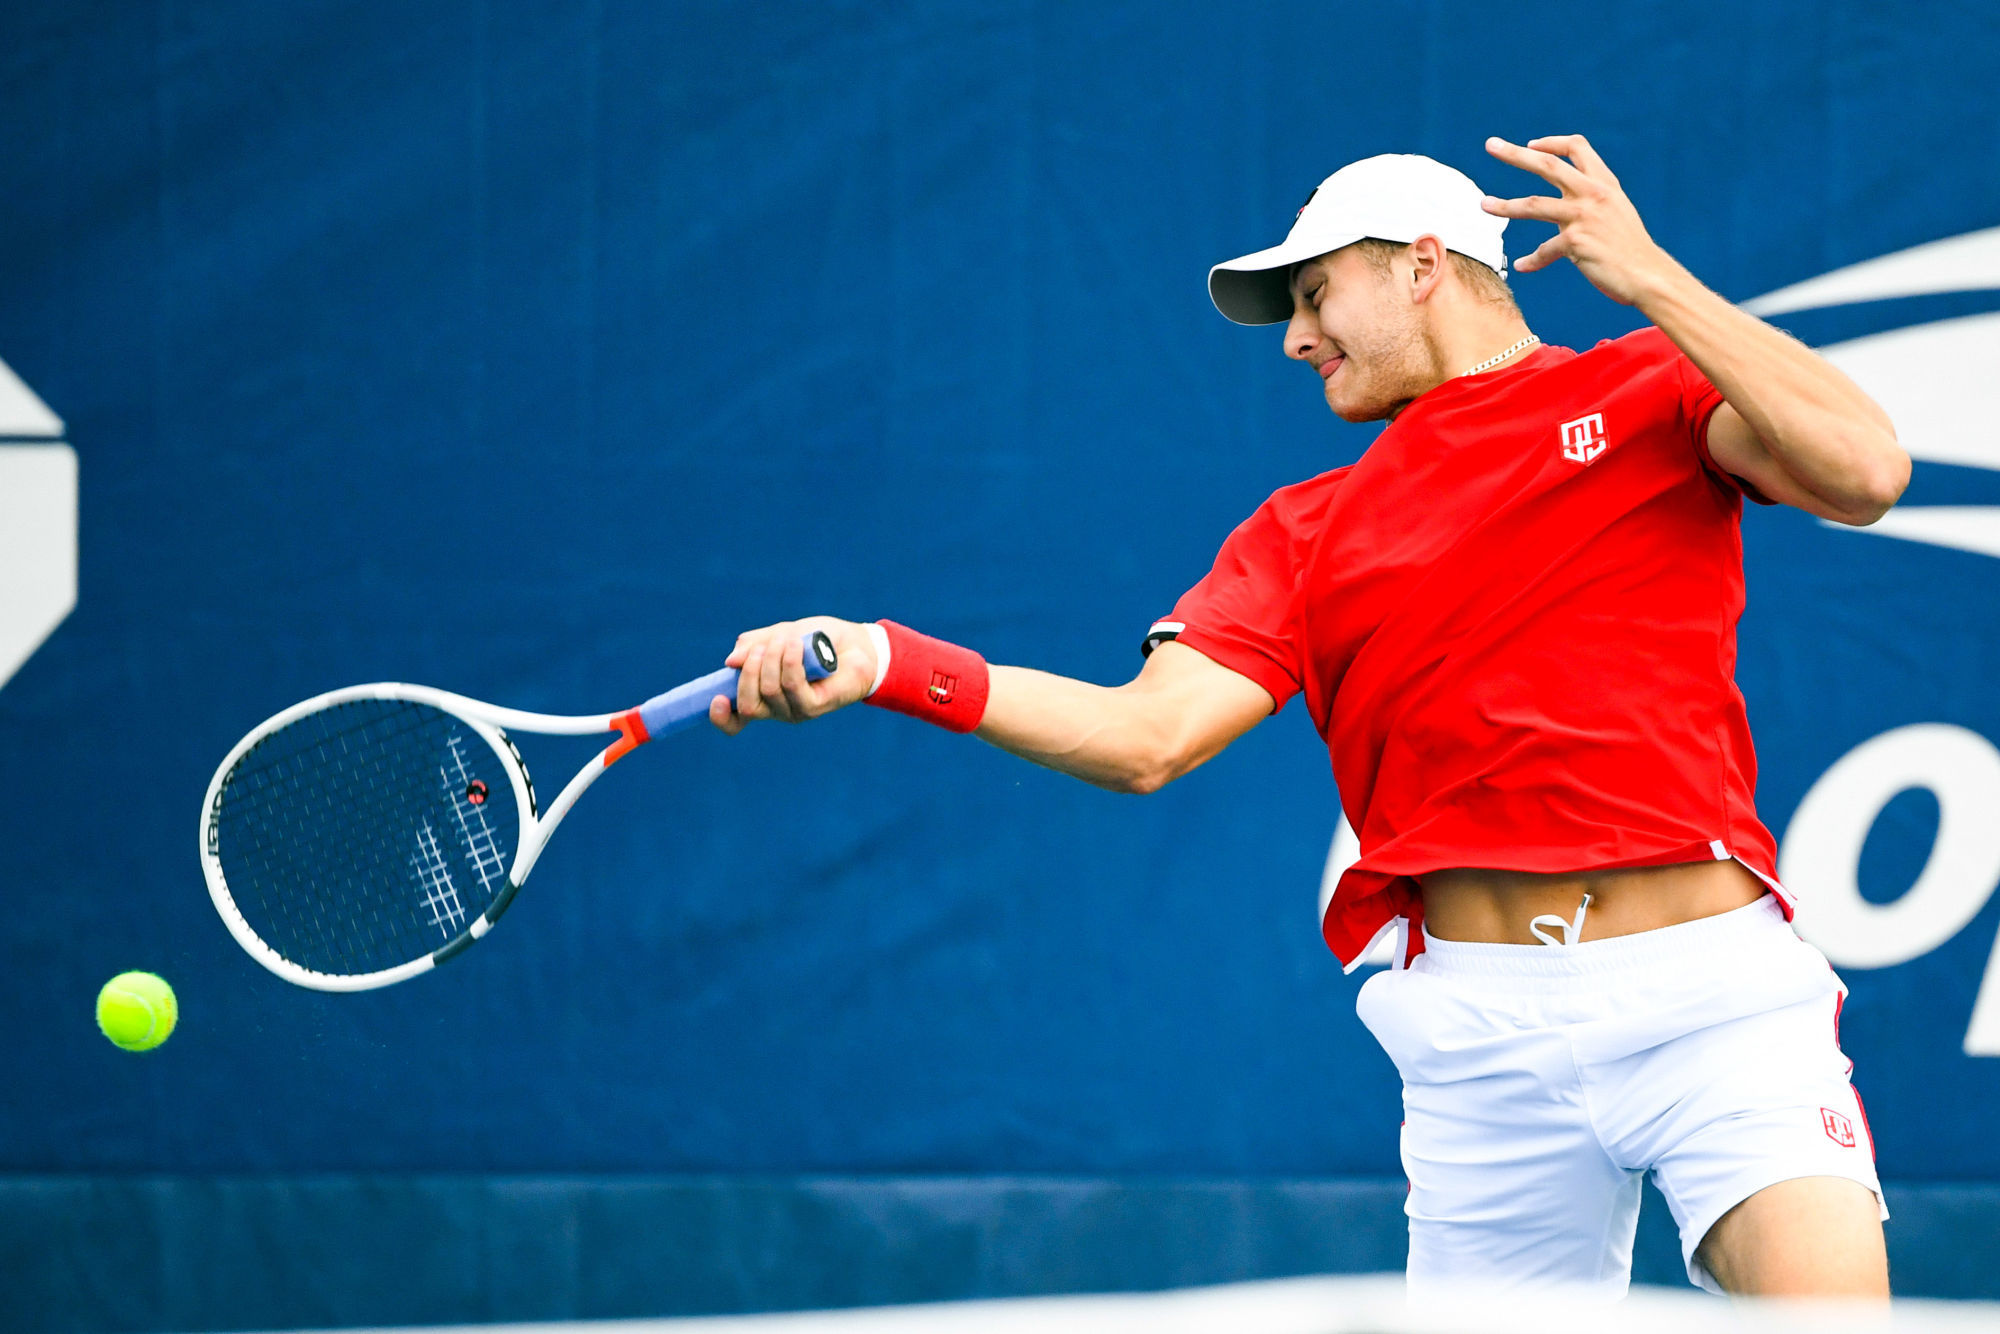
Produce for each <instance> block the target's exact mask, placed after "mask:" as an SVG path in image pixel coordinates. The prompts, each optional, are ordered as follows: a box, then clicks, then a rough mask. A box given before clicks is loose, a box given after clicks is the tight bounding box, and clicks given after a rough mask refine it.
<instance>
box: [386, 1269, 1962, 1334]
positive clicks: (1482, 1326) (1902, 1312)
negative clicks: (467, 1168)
mask: <svg viewBox="0 0 2000 1334" xmlns="http://www.w3.org/2000/svg"><path fill="white" fill-rule="evenodd" d="M449 1328H450V1329H451V1331H452V1334H914V1332H915V1331H918V1330H924V1331H937V1334H1364V1331H1366V1332H1367V1334H1572V1332H1574V1334H1586V1331H1587V1332H1588V1334H1603V1331H1607V1330H1616V1331H1619V1334H1688V1332H1689V1331H1694V1332H1695V1334H1706V1332H1707V1331H1715V1332H1716V1334H1808V1332H1809V1331H1810V1332H1812V1334H1818V1332H1819V1331H1846V1330H1855V1331H1860V1330H1868V1331H1879V1330H1895V1331H1907V1332H1908V1334H1957V1332H1958V1331H1967V1332H1968V1334H1969V1331H1972V1330H1983V1331H1992V1330H1994V1329H1996V1328H2000V1303H1994V1302H1938V1301H1912V1302H1898V1303H1896V1306H1895V1308H1894V1310H1893V1311H1892V1312H1889V1313H1886V1314H1885V1313H1882V1312H1879V1311H1875V1310H1871V1309H1869V1308H1865V1307H1864V1308H1860V1309H1858V1310H1857V1309H1855V1308H1843V1307H1839V1306H1834V1305H1829V1304H1825V1303H1755V1302H1725V1301H1722V1300H1720V1299H1718V1298H1714V1297H1710V1296H1707V1295H1706V1294H1703V1293H1698V1292H1694V1291H1691V1290H1690V1291H1678V1290H1673V1289H1666V1288H1635V1289H1633V1292H1632V1295H1631V1296H1630V1297H1628V1298H1627V1299H1626V1300H1624V1301H1622V1302H1620V1303H1618V1304H1617V1305H1616V1306H1615V1307H1607V1306H1606V1304H1605V1303H1603V1302H1602V1301H1596V1300H1591V1299H1588V1298H1576V1297H1570V1298H1565V1297H1562V1296H1559V1295H1549V1294H1533V1295H1528V1294H1523V1293H1519V1292H1507V1293H1494V1292H1483V1293H1475V1292H1467V1293H1465V1294H1463V1295H1462V1296H1459V1297H1457V1298H1455V1299H1453V1300H1450V1301H1440V1302H1433V1303H1428V1304H1426V1305H1424V1306H1423V1307H1420V1308H1413V1307H1412V1306H1410V1305H1409V1303H1408V1302H1407V1301H1406V1300H1405V1298H1404V1295H1403V1280H1402V1279H1401V1278H1400V1277H1396V1276H1391V1275H1378V1276H1369V1277H1363V1278H1296V1279H1277V1280H1271V1281H1266V1282H1259V1283H1232V1284H1228V1285H1225V1286H1221V1287H1212V1288H1189V1289H1183V1290H1180V1291H1176V1292H1156V1293H1117V1294H1104V1295H1093V1296H1084V1297H1022V1298H1014V1299H1009V1300H999V1301H974V1302H939V1303H925V1304H922V1305H911V1306H887V1307H883V1306H878V1307H865V1308H860V1309H856V1310H847V1311H796V1312H784V1313H780V1314H775V1315H748V1316H702V1317H694V1318H683V1319H662V1320H591V1321H572V1322H568V1323H547V1324H517V1325H465V1326H456V1327H449ZM351 1334H391V1331H353V1332H351ZM396 1334H415V1331H399V1332H396ZM426 1334H444V1331H443V1330H442V1329H432V1330H429V1331H427V1332H426Z"/></svg>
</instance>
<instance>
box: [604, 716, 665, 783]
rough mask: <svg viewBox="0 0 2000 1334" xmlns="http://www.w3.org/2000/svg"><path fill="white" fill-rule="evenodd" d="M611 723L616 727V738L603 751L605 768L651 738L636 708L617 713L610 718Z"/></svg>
mask: <svg viewBox="0 0 2000 1334" xmlns="http://www.w3.org/2000/svg"><path fill="white" fill-rule="evenodd" d="M611 725H612V726H613V727H615V728H617V729H618V739H617V740H616V741H614V742H612V743H611V749H609V750H607V751H605V752H604V767H605V768H607V769H609V768H610V767H611V766H612V765H614V764H616V763H618V761H620V760H622V759H624V758H625V757H626V756H627V755H630V754H631V753H632V752H633V751H635V750H637V749H639V747H641V746H643V745H645V744H646V743H647V742H648V741H651V740H652V739H653V735H652V733H650V732H648V731H647V730H646V723H645V720H644V719H642V718H641V717H640V716H639V711H638V710H637V709H628V710H626V711H625V712H624V713H621V714H619V715H618V716H617V717H616V718H613V719H612V720H611Z"/></svg>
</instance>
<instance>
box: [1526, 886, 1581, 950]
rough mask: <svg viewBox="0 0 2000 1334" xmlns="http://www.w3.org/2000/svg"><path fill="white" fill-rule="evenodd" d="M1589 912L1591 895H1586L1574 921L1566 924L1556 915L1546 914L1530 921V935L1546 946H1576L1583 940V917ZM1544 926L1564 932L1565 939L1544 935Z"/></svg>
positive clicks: (1579, 905) (1578, 906) (1578, 907)
mask: <svg viewBox="0 0 2000 1334" xmlns="http://www.w3.org/2000/svg"><path fill="white" fill-rule="evenodd" d="M1589 911H1590V895H1588V894H1585V895H1584V896H1583V902H1582V903H1580V904H1578V905H1577V909H1576V916H1575V917H1574V918H1573V919H1571V920H1570V921H1567V922H1565V921H1564V920H1563V919H1562V918H1560V917H1558V916H1556V915H1555V914H1554V913H1552V912H1545V913H1543V914H1542V915H1541V916H1540V917H1535V918H1531V919H1529V921H1528V934H1529V935H1531V936H1533V937H1534V938H1535V939H1536V940H1539V941H1541V942H1542V943H1543V944H1544V945H1574V944H1576V943H1577V942H1578V941H1579V940H1582V939H1583V915H1584V914H1585V913H1587V912H1589ZM1544 926H1549V927H1553V928H1554V929H1556V930H1557V931H1560V932H1562V933H1563V938H1562V939H1561V940H1557V939H1556V938H1555V937H1554V936H1551V935H1546V934H1544V933H1543V931H1542V928H1543V927H1544Z"/></svg>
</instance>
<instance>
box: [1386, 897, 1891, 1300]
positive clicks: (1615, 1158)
mask: <svg viewBox="0 0 2000 1334" xmlns="http://www.w3.org/2000/svg"><path fill="white" fill-rule="evenodd" d="M1846 994H1847V989H1846V987H1844V986H1843V985H1842V984H1841V982H1840V979H1839V978H1838V977H1836V976H1835V975H1834V972H1833V969H1832V968H1831V967H1830V966H1829V965H1828V964H1827V961H1826V956H1824V955H1822V954H1821V953H1820V952H1819V951H1818V950H1816V949H1814V948H1813V947H1812V946H1811V945H1808V944H1806V943H1805V942H1804V941H1802V940H1800V939H1799V938H1798V936H1797V935H1795V934H1794V933H1793V931H1792V929H1791V926H1790V925H1789V924H1788V923H1787V922H1786V921H1785V919H1784V914H1783V913H1782V912H1781V911H1780V909H1779V907H1778V904H1777V901H1776V900H1775V899H1772V898H1770V897H1769V896H1766V897H1765V898H1763V899H1760V900H1759V901H1757V902H1756V903H1753V904H1750V905H1749V906H1748V907H1744V908H1738V909H1737V910H1735V911H1734V912H1728V913H1723V914H1720V915H1719V916H1715V917H1707V918H1702V919H1701V920H1699V921H1694V922H1687V923H1684V924H1682V925H1680V926H1670V927H1666V928H1664V929H1662V930H1658V931H1647V932H1642V933H1640V934H1638V935H1631V936H1615V937H1612V938H1610V939H1607V940H1590V941H1584V942H1582V943H1581V944H1576V945H1480V944H1466V943H1463V942H1456V941H1449V940H1438V939H1436V938H1434V937H1430V936H1428V935H1426V937H1425V943H1424V952H1423V953H1422V954H1421V955H1419V956H1418V957H1417V959H1416V960H1415V962H1413V963H1412V964H1411V965H1410V967H1409V968H1408V969H1402V970H1396V971H1392V972H1386V973H1381V974H1378V975H1377V976H1375V977H1373V978H1370V979H1369V980H1368V982H1367V984H1366V985H1365V986H1363V987H1362V988H1361V995H1360V1001H1359V1009H1360V1013H1361V1020H1362V1022H1363V1023H1365V1024H1367V1025H1368V1028H1369V1029H1370V1031H1372V1032H1373V1033H1374V1034H1375V1036H1376V1038H1377V1039H1378V1040H1379V1041H1380V1042H1381V1043H1382V1046H1383V1047H1384V1049H1386V1050H1387V1051H1388V1053H1389V1056H1390V1058H1391V1059H1393V1060H1394V1061H1395V1063H1396V1068H1397V1070H1398V1071H1399V1072H1401V1074H1402V1076H1403V1111H1404V1117H1405V1120H1404V1123H1403V1168H1404V1170H1405V1171H1406V1172H1407V1173H1408V1174H1409V1178H1410V1195H1409V1202H1408V1204H1407V1205H1406V1206H1405V1209H1404V1212H1405V1213H1407V1214H1408V1215H1409V1219H1410V1264H1409V1281H1410V1289H1411V1292H1412V1295H1418V1294H1421V1293H1423V1292H1425V1291H1426V1290H1428V1291H1433V1292H1435V1291H1438V1290H1439V1289H1441V1288H1443V1287H1447V1286H1450V1285H1452V1284H1457V1283H1479V1284H1490V1285H1500V1286H1528V1285H1533V1286H1542V1285H1552V1284H1564V1285H1577V1286H1584V1287H1588V1288H1590V1289H1593V1290H1595V1291H1597V1292H1600V1293H1602V1294H1604V1295H1607V1296H1618V1295H1622V1294H1623V1293H1624V1292H1625V1290H1626V1289H1627V1287H1628V1286H1629V1285H1630V1283H1631V1271H1632V1240H1633V1236H1634V1233H1635V1230H1636V1228H1637V1225H1638V1219H1639V1193H1640V1187H1641V1184H1642V1180H1643V1175H1644V1173H1646V1172H1649V1171H1650V1172H1651V1173H1652V1174H1653V1180H1654V1182H1655V1184H1656V1185H1658V1187H1659V1189H1660V1193H1661V1194H1662V1195H1664V1196H1665V1197H1666V1200H1667V1203H1668V1205H1669V1206H1671V1208H1672V1209H1673V1215H1674V1222H1675V1223H1676V1224H1678V1225H1679V1227H1680V1234H1681V1255H1682V1257H1683V1258H1684V1259H1685V1260H1686V1261H1687V1271H1688V1278H1689V1279H1691V1280H1692V1281H1693V1282H1695V1283H1696V1284H1698V1285H1700V1286H1701V1287H1704V1288H1707V1289H1709V1290H1710V1291H1711V1292H1716V1291H1720V1289H1719V1288H1717V1287H1716V1284H1715V1281H1714V1279H1712V1278H1711V1277H1710V1276H1709V1274H1708V1273H1707V1271H1706V1270H1704V1269H1703V1268H1702V1266H1701V1265H1700V1264H1699V1263H1697V1261H1696V1260H1695V1248H1696V1247H1697V1246H1699V1245H1700V1244H1701V1241H1702V1239H1703V1238H1704V1237H1705V1236H1707V1235H1708V1230H1709V1229H1710V1228H1711V1227H1713V1226H1714V1225H1715V1222H1716V1220H1717V1219H1719V1218H1721V1217H1722V1215H1724V1214H1725V1213H1727V1212H1729V1210H1730V1209H1731V1208H1733V1207H1734V1206H1736V1205H1737V1204H1739V1203H1741V1202H1742V1201H1743V1200H1745V1199H1747V1198H1749V1197H1750V1196H1751V1195H1753V1194H1755V1193H1756V1192H1757V1191H1759V1190H1762V1189H1763V1188H1764V1187H1766V1186H1770V1185H1774V1184H1776V1183H1777V1182H1780V1181H1789V1180H1792V1179H1794V1178H1797V1177H1814V1176H1832V1177H1845V1178H1847V1179H1848V1180H1851V1181H1858V1182H1860V1183H1861V1184H1862V1185H1864V1186H1866V1187H1867V1188H1868V1189H1869V1190H1871V1191H1874V1192H1875V1197H1876V1199H1877V1200H1878V1201H1879V1200H1880V1199H1881V1196H1882V1187H1881V1183H1880V1181H1879V1180H1878V1179H1877V1178H1876V1175H1875V1148H1874V1144H1873V1142H1872V1140H1871V1139H1870V1138H1869V1134H1868V1122H1867V1119H1866V1117H1865V1116H1864V1115H1863V1113H1862V1110H1861V1103H1860V1100H1859V1099H1858V1098H1857V1097H1856V1096H1855V1092H1854V1087H1853V1085H1852V1084H1851V1083H1849V1082H1848V1074H1849V1072H1850V1071H1851V1070H1852V1069H1853V1065H1852V1063H1851V1062H1849V1061H1848V1060H1847V1058H1846V1057H1844V1056H1842V1055H1841V1052H1840V1040H1839V1032H1838V1023H1839V1015H1840V1004H1841V1001H1842V1000H1843V999H1844V998H1845V997H1846ZM1882 1216H1883V1217H1884V1218H1887V1217H1888V1216H1889V1215H1888V1211H1887V1210H1886V1209H1884V1210H1883V1213H1882Z"/></svg>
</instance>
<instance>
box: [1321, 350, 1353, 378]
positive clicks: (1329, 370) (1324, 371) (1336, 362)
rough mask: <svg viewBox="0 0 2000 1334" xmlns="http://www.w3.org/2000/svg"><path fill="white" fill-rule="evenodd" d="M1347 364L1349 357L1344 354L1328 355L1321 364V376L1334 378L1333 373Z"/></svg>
mask: <svg viewBox="0 0 2000 1334" xmlns="http://www.w3.org/2000/svg"><path fill="white" fill-rule="evenodd" d="M1346 364H1347V358H1346V356H1344V355H1343V356H1338V357H1328V358H1327V359H1326V360H1325V361H1322V362H1321V363H1320V364H1319V378H1320V379H1322V380H1331V379H1332V378H1333V373H1334V372H1335V371H1337V370H1339V369H1340V368H1341V367H1342V366H1344V365H1346Z"/></svg>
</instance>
